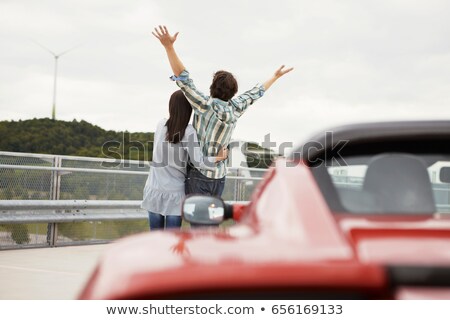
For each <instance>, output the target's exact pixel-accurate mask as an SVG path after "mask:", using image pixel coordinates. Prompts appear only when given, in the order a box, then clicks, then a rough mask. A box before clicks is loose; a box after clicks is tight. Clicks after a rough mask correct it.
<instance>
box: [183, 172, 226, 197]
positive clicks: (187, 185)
mask: <svg viewBox="0 0 450 320" xmlns="http://www.w3.org/2000/svg"><path fill="white" fill-rule="evenodd" d="M224 187H225V177H223V178H221V179H211V178H208V177H206V176H204V175H203V174H202V173H201V172H200V171H198V170H197V169H195V168H192V167H189V168H188V172H187V177H186V180H185V182H184V191H185V193H186V195H189V194H204V195H209V196H217V197H220V196H221V195H222V192H223V189H224Z"/></svg>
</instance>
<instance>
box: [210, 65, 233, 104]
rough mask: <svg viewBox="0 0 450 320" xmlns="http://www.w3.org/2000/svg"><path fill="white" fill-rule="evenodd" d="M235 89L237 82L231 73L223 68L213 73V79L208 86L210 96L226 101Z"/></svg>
mask: <svg viewBox="0 0 450 320" xmlns="http://www.w3.org/2000/svg"><path fill="white" fill-rule="evenodd" d="M237 91H238V84H237V81H236V79H235V78H234V76H233V75H232V74H231V73H229V72H228V71H223V70H220V71H217V72H216V73H214V78H213V81H212V83H211V86H210V87H209V92H210V93H211V97H213V98H218V99H220V100H223V101H228V100H230V99H231V98H233V96H234V95H235V94H236V92H237Z"/></svg>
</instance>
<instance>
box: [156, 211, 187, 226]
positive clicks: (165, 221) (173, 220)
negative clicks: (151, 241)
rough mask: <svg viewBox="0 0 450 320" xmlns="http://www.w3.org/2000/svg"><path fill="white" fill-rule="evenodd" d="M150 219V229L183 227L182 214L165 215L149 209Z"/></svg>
mask: <svg viewBox="0 0 450 320" xmlns="http://www.w3.org/2000/svg"><path fill="white" fill-rule="evenodd" d="M148 221H149V224H150V230H158V229H170V228H179V227H181V216H163V215H162V214H159V213H154V212H151V211H149V212H148Z"/></svg>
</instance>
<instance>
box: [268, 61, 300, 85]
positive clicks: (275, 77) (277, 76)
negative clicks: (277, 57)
mask: <svg viewBox="0 0 450 320" xmlns="http://www.w3.org/2000/svg"><path fill="white" fill-rule="evenodd" d="M292 70H294V68H289V69H284V65H282V66H281V67H280V68H278V69H277V71H275V73H274V74H273V76H272V77H271V78H270V79H269V80H267V81H266V82H264V83H263V87H264V90H269V88H270V87H271V86H272V85H273V84H274V82H275V81H277V80H278V79H280V78H281V77H282V76H284V75H285V74H286V73H288V72H291V71H292Z"/></svg>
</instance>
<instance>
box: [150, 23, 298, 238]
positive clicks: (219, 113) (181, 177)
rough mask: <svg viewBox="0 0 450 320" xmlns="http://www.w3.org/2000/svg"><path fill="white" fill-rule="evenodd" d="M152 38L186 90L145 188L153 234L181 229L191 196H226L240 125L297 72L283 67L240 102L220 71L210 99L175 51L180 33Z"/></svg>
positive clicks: (158, 31)
mask: <svg viewBox="0 0 450 320" xmlns="http://www.w3.org/2000/svg"><path fill="white" fill-rule="evenodd" d="M152 34H153V35H154V36H155V37H156V38H157V39H158V40H159V41H160V42H161V44H162V45H163V46H164V49H165V50H166V53H167V57H168V59H169V63H170V66H171V68H172V72H173V74H174V75H173V76H172V77H171V79H172V80H173V81H175V82H176V84H177V85H178V87H179V88H180V89H181V90H178V91H176V92H174V93H173V94H172V96H171V97H170V101H169V119H168V120H166V119H163V120H162V121H161V122H160V123H159V124H158V127H157V129H156V132H155V137H154V144H153V163H152V168H151V170H150V173H149V176H148V179H147V182H146V184H145V188H144V200H143V202H142V208H144V209H146V210H147V211H148V212H149V222H150V229H151V230H154V229H164V228H179V227H180V226H181V203H182V201H183V199H184V197H185V195H186V194H194V193H196V194H208V195H215V196H221V195H222V192H223V188H224V185H225V175H226V159H227V156H228V151H227V148H226V147H227V146H228V144H229V142H230V140H231V136H232V134H233V130H234V128H235V127H236V122H237V120H238V119H239V117H240V116H241V115H242V114H243V113H244V112H245V111H246V110H247V108H248V106H250V105H251V104H253V102H254V101H255V100H257V99H259V98H261V97H262V96H263V94H264V92H265V91H267V90H268V89H269V88H270V87H271V86H272V84H273V83H274V82H275V81H276V80H278V79H279V78H280V77H281V76H283V75H284V74H286V73H288V72H290V71H291V70H292V69H293V68H289V69H284V66H281V67H280V68H279V69H278V70H277V71H276V72H275V74H274V75H273V76H272V77H270V78H269V79H268V80H267V81H266V82H264V83H263V84H258V85H256V86H255V87H253V88H252V89H250V90H249V91H246V92H244V93H243V94H240V95H238V96H237V97H235V98H233V97H234V95H235V94H236V93H237V91H238V85H237V81H236V79H235V78H234V77H233V75H232V74H231V73H229V72H227V71H217V72H216V73H215V74H214V78H213V81H212V84H211V86H210V88H209V89H210V95H209V96H207V95H205V94H203V93H202V92H201V91H199V90H198V89H197V88H196V87H195V85H194V82H193V80H192V79H191V78H190V74H189V72H188V71H187V70H186V68H185V67H184V65H183V63H182V62H181V60H180V58H179V57H178V55H177V53H176V51H175V49H174V43H175V41H176V39H177V36H178V32H177V33H175V34H174V35H170V34H169V32H168V30H167V28H166V27H165V26H163V27H162V26H159V28H155V31H154V32H152ZM192 110H194V119H193V124H192V125H190V124H189V119H190V117H191V113H192ZM188 162H189V164H188Z"/></svg>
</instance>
